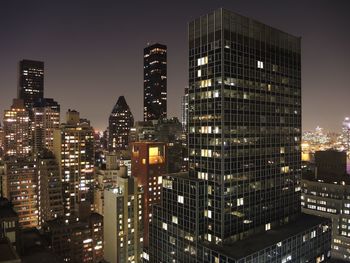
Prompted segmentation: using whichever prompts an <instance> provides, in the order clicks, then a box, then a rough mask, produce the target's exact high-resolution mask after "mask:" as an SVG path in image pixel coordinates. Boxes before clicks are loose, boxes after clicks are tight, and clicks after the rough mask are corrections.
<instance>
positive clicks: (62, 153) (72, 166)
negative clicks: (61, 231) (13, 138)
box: [54, 110, 95, 216]
mask: <svg viewBox="0 0 350 263" xmlns="http://www.w3.org/2000/svg"><path fill="white" fill-rule="evenodd" d="M54 154H55V157H56V159H57V162H58V163H59V164H60V174H61V178H62V187H63V203H64V213H65V216H70V215H72V214H77V212H78V211H79V207H80V205H81V204H82V203H86V202H87V203H91V202H92V200H93V182H94V161H95V158H94V131H93V128H92V127H91V126H90V124H89V122H88V121H86V120H84V119H80V116H79V112H77V111H75V110H68V112H67V115H66V123H63V124H61V127H60V128H59V129H57V130H55V132H54Z"/></svg>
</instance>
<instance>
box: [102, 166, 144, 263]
mask: <svg viewBox="0 0 350 263" xmlns="http://www.w3.org/2000/svg"><path fill="white" fill-rule="evenodd" d="M104 202H105V212H104V218H103V220H104V240H105V248H104V259H105V260H106V261H108V262H135V263H138V262H141V254H142V247H143V216H144V215H143V213H144V211H143V209H142V208H143V193H142V187H139V186H138V185H137V183H136V180H135V178H133V177H129V176H128V175H127V171H126V167H125V166H124V167H121V172H120V174H119V175H118V178H117V184H116V186H114V187H111V188H107V189H105V191H104Z"/></svg>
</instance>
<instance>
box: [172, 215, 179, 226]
mask: <svg viewBox="0 0 350 263" xmlns="http://www.w3.org/2000/svg"><path fill="white" fill-rule="evenodd" d="M171 222H173V223H174V224H177V222H178V219H177V217H176V216H172V217H171Z"/></svg>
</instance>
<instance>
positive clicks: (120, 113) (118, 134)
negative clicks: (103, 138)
mask: <svg viewBox="0 0 350 263" xmlns="http://www.w3.org/2000/svg"><path fill="white" fill-rule="evenodd" d="M133 125H134V117H133V116H132V113H131V111H130V108H129V106H128V104H127V103H126V100H125V98H124V96H120V97H119V98H118V101H117V103H116V104H115V106H114V108H113V110H112V113H111V115H110V116H109V127H108V129H109V151H110V152H112V151H117V150H126V149H128V147H129V132H130V128H131V127H132V126H133Z"/></svg>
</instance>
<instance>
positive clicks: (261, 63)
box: [258, 60, 264, 69]
mask: <svg viewBox="0 0 350 263" xmlns="http://www.w3.org/2000/svg"><path fill="white" fill-rule="evenodd" d="M258 68H261V69H263V68H264V62H262V61H260V60H258Z"/></svg>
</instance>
